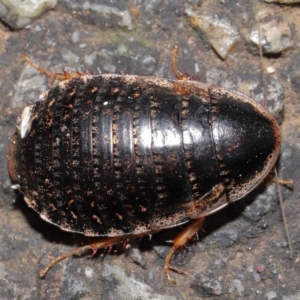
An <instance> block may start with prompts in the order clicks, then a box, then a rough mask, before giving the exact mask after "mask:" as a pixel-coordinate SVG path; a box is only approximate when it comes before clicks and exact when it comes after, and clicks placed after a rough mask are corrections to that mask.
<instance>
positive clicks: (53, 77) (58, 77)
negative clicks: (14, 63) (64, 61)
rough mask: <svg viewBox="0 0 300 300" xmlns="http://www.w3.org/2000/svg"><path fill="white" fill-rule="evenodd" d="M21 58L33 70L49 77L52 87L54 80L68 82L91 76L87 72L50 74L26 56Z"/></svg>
mask: <svg viewBox="0 0 300 300" xmlns="http://www.w3.org/2000/svg"><path fill="white" fill-rule="evenodd" d="M22 58H23V59H24V60H25V61H26V62H27V63H28V64H30V65H31V66H32V67H33V68H35V69H36V70H37V71H38V72H40V73H42V74H45V75H46V76H47V77H49V85H52V83H53V82H54V81H55V80H58V81H64V80H68V79H72V78H76V77H80V76H84V75H88V74H91V73H89V72H88V71H86V70H85V71H84V72H79V71H76V72H68V71H66V70H64V71H63V72H62V73H58V72H51V71H48V70H46V69H44V68H42V67H40V66H39V65H37V64H36V63H35V62H33V61H32V60H31V59H30V58H29V57H28V56H27V55H25V54H23V55H22Z"/></svg>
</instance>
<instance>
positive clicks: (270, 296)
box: [266, 291, 277, 300]
mask: <svg viewBox="0 0 300 300" xmlns="http://www.w3.org/2000/svg"><path fill="white" fill-rule="evenodd" d="M266 296H267V299H268V300H272V299H276V298H277V293H276V292H275V291H270V292H268V293H267V294H266Z"/></svg>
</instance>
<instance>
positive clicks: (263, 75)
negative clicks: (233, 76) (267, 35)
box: [258, 22, 293, 259]
mask: <svg viewBox="0 0 300 300" xmlns="http://www.w3.org/2000/svg"><path fill="white" fill-rule="evenodd" d="M258 52H259V67H260V71H261V72H260V73H261V81H262V90H263V99H264V102H263V106H264V107H265V108H267V92H266V86H267V85H266V78H265V74H264V63H263V50H262V45H261V30H260V23H259V22H258ZM274 174H275V180H274V181H275V184H276V191H277V195H278V199H279V204H280V212H281V216H282V222H283V226H284V231H285V235H286V238H287V242H288V245H289V252H290V258H291V259H292V258H293V246H292V241H291V236H290V233H289V228H288V225H287V221H286V216H285V212H284V205H283V197H282V192H281V187H280V184H286V183H288V184H293V181H291V180H287V181H286V180H280V179H278V172H277V170H276V166H275V167H274Z"/></svg>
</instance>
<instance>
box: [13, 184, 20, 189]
mask: <svg viewBox="0 0 300 300" xmlns="http://www.w3.org/2000/svg"><path fill="white" fill-rule="evenodd" d="M20 187H21V186H20V185H19V184H13V185H12V186H11V188H12V189H13V190H17V189H19V188H20Z"/></svg>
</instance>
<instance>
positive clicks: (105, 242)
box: [39, 235, 135, 278]
mask: <svg viewBox="0 0 300 300" xmlns="http://www.w3.org/2000/svg"><path fill="white" fill-rule="evenodd" d="M133 237H135V236H132V235H127V236H115V237H106V238H102V239H101V240H99V241H96V242H93V243H91V244H88V245H85V246H82V247H79V248H76V249H73V250H71V251H69V252H66V253H64V254H62V255H60V256H58V257H56V258H54V259H53V260H52V261H51V262H50V263H49V264H48V265H47V267H46V268H45V269H43V270H40V272H39V275H40V278H45V276H46V275H47V273H48V271H49V270H50V269H51V268H52V267H53V266H54V265H56V264H57V263H58V262H60V261H62V260H64V259H66V258H68V257H70V256H72V255H74V254H79V253H82V252H83V251H86V250H92V251H93V254H95V253H96V251H97V250H98V249H100V248H106V247H109V246H112V245H114V244H117V243H119V242H121V241H125V240H127V239H129V238H133Z"/></svg>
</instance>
